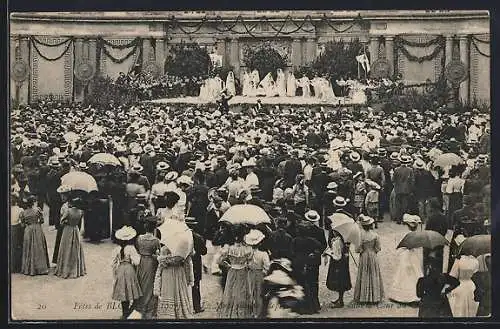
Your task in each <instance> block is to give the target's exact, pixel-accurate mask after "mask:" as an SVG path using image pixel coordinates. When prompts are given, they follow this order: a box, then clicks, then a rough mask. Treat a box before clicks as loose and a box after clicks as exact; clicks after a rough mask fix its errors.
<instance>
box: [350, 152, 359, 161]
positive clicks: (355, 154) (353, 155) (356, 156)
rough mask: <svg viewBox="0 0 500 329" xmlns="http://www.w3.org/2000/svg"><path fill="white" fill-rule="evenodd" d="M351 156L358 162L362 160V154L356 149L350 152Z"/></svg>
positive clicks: (352, 159)
mask: <svg viewBox="0 0 500 329" xmlns="http://www.w3.org/2000/svg"><path fill="white" fill-rule="evenodd" d="M349 158H350V159H351V161H353V162H358V161H359V160H361V155H359V153H358V152H356V151H353V152H351V153H350V154H349Z"/></svg>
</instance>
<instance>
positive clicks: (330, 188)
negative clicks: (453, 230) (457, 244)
mask: <svg viewBox="0 0 500 329" xmlns="http://www.w3.org/2000/svg"><path fill="white" fill-rule="evenodd" d="M338 187H339V184H337V183H335V182H330V183H328V185H327V186H326V189H327V190H335V189H336V188H338Z"/></svg>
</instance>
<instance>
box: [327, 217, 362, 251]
mask: <svg viewBox="0 0 500 329" xmlns="http://www.w3.org/2000/svg"><path fill="white" fill-rule="evenodd" d="M328 218H329V219H330V220H331V221H332V224H331V228H332V230H335V231H337V232H339V234H340V235H341V236H342V238H343V239H344V242H350V243H353V244H354V245H355V246H359V245H360V243H361V229H360V227H359V224H358V223H356V222H355V221H354V219H353V218H352V217H350V216H348V215H346V214H343V213H334V214H333V215H331V216H330V217H328Z"/></svg>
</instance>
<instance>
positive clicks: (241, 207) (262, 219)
mask: <svg viewBox="0 0 500 329" xmlns="http://www.w3.org/2000/svg"><path fill="white" fill-rule="evenodd" d="M219 221H225V222H229V223H231V224H252V225H257V224H260V223H271V218H270V217H269V215H268V214H267V213H266V212H265V211H264V209H262V208H260V207H258V206H256V205H253V204H237V205H234V206H232V207H230V208H229V209H228V210H227V211H226V212H225V213H224V215H222V217H221V218H220V220H219Z"/></svg>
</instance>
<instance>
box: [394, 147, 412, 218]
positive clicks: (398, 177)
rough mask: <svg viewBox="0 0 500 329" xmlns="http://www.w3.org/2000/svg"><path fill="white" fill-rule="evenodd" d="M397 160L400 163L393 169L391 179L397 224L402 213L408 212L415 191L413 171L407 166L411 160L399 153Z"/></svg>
mask: <svg viewBox="0 0 500 329" xmlns="http://www.w3.org/2000/svg"><path fill="white" fill-rule="evenodd" d="M399 161H400V162H401V165H400V166H399V167H397V168H396V169H395V170H394V174H393V176H392V180H393V183H394V194H395V199H394V206H395V209H394V213H395V216H396V217H395V220H396V222H397V223H398V224H401V223H402V222H401V221H402V220H403V214H405V213H407V212H408V210H409V208H410V206H411V205H410V202H412V201H414V200H412V197H413V192H414V191H415V173H414V171H413V169H412V168H410V167H409V164H411V163H412V162H413V161H412V158H411V157H410V156H409V155H405V154H403V155H401V156H400V157H399Z"/></svg>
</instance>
